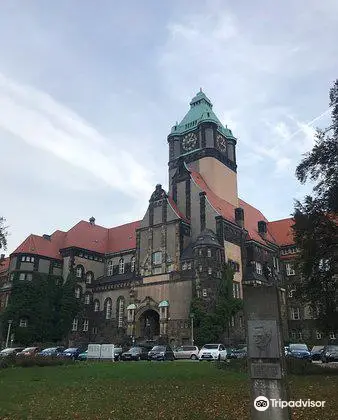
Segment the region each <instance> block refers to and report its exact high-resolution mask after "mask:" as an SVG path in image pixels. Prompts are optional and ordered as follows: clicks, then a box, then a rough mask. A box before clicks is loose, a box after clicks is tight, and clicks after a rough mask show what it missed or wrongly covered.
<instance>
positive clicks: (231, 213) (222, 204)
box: [191, 171, 275, 244]
mask: <svg viewBox="0 0 338 420" xmlns="http://www.w3.org/2000/svg"><path fill="white" fill-rule="evenodd" d="M191 176H192V178H193V180H194V181H195V183H196V184H197V185H198V186H199V188H201V190H202V191H205V192H206V196H207V198H208V200H209V202H210V204H211V205H212V206H213V207H214V209H215V210H216V211H217V212H218V213H219V214H220V215H221V216H223V217H224V218H225V219H226V220H229V221H231V222H233V223H235V206H234V205H233V204H230V203H228V202H227V201H225V200H223V199H222V198H220V197H218V195H216V194H215V193H214V192H213V191H212V190H211V189H210V188H209V187H208V185H207V183H206V182H205V180H204V179H203V177H202V175H201V174H200V173H198V172H195V171H191ZM238 204H239V206H240V207H242V208H243V209H244V227H245V229H246V230H247V231H248V234H249V237H250V239H252V240H255V241H257V242H260V243H262V244H266V241H265V240H264V239H263V238H262V237H261V235H260V234H259V233H258V222H259V221H260V220H264V221H265V222H267V223H268V221H267V219H266V218H265V217H264V216H263V214H262V213H261V212H260V211H259V210H257V209H256V208H254V207H252V206H250V204H248V203H246V202H245V201H243V200H241V199H239V203H238ZM266 239H267V240H268V241H269V242H275V239H274V237H273V236H272V235H271V232H270V231H269V229H268V232H267V237H266Z"/></svg>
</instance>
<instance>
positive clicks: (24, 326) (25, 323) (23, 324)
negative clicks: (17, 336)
mask: <svg viewBox="0 0 338 420" xmlns="http://www.w3.org/2000/svg"><path fill="white" fill-rule="evenodd" d="M19 326H20V327H22V328H26V327H27V319H20V324H19Z"/></svg>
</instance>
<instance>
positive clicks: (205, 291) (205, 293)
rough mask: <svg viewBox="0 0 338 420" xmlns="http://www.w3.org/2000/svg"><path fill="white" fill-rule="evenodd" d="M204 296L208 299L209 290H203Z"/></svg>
mask: <svg viewBox="0 0 338 420" xmlns="http://www.w3.org/2000/svg"><path fill="white" fill-rule="evenodd" d="M202 296H203V297H207V296H208V293H207V289H203V290H202Z"/></svg>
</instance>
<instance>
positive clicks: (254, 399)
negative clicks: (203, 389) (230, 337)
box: [243, 285, 291, 420]
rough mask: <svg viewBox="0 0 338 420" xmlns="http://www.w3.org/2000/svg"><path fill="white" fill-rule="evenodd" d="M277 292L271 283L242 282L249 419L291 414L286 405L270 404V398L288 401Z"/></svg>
mask: <svg viewBox="0 0 338 420" xmlns="http://www.w3.org/2000/svg"><path fill="white" fill-rule="evenodd" d="M281 293H282V291H281V289H279V288H278V287H276V286H273V285H264V286H260V285H259V286H256V285H244V286H243V300H244V313H245V318H246V328H247V331H246V332H247V344H248V371H249V377H250V392H251V419H252V420H265V419H266V420H289V419H290V418H291V416H290V409H289V408H283V409H282V408H280V407H279V406H274V405H275V404H273V403H272V401H271V400H282V401H288V392H287V385H286V369H285V356H284V342H283V337H282V321H281V310H280V303H281V302H280V299H281Z"/></svg>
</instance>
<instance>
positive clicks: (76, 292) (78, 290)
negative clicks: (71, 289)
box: [75, 287, 81, 299]
mask: <svg viewBox="0 0 338 420" xmlns="http://www.w3.org/2000/svg"><path fill="white" fill-rule="evenodd" d="M75 297H76V299H80V297H81V289H80V287H77V288H76V289H75Z"/></svg>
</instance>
